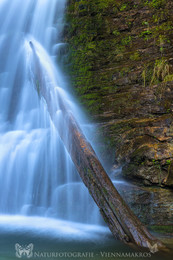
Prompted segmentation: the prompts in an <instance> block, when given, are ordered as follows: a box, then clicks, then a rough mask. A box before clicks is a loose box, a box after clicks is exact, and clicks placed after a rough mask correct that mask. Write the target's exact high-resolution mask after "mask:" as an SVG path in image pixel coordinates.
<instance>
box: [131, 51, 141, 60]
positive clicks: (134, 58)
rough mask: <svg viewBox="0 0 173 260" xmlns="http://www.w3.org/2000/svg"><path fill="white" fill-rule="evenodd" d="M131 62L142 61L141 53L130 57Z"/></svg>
mask: <svg viewBox="0 0 173 260" xmlns="http://www.w3.org/2000/svg"><path fill="white" fill-rule="evenodd" d="M130 60H134V61H137V60H140V55H139V52H137V51H136V52H134V53H133V54H132V55H130Z"/></svg>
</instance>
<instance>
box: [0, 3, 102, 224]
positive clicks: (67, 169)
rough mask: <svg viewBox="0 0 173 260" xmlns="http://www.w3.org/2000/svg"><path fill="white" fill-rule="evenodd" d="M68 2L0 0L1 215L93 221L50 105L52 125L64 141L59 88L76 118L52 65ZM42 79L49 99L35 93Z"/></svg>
mask: <svg viewBox="0 0 173 260" xmlns="http://www.w3.org/2000/svg"><path fill="white" fill-rule="evenodd" d="M65 4H66V1H65V0H25V1H23V0H1V1H0V24H1V26H0V214H1V215H26V216H41V217H50V218H60V219H63V220H69V221H77V222H82V223H92V224H98V223H99V212H98V210H97V208H96V206H95V204H94V202H93V201H92V199H91V198H90V195H89V192H88V190H87V189H86V188H85V186H84V184H83V183H82V182H81V180H80V177H79V176H78V173H77V171H76V169H75V166H74V165H73V163H72V161H71V158H70V156H69V154H68V153H67V151H66V149H65V147H64V145H63V143H62V141H61V139H60V138H59V135H58V132H57V130H56V129H55V127H54V123H53V121H52V120H53V119H51V118H50V114H49V113H48V106H49V112H50V111H51V110H52V109H54V110H55V109H56V111H57V112H56V114H57V117H56V124H58V125H59V128H62V131H63V133H64V135H65V136H67V139H68V129H65V128H63V122H62V115H61V110H60V107H59V104H58V99H57V95H58V94H60V95H61V97H62V98H63V101H64V103H65V104H66V105H67V106H68V108H69V109H71V110H72V113H73V115H74V116H75V117H77V120H78V121H80V120H79V118H78V115H77V114H78V113H77V111H78V108H77V107H76V106H75V104H74V103H73V101H72V100H71V98H69V96H68V94H67V93H66V92H65V91H64V90H63V87H64V85H65V82H64V78H63V75H62V73H61V71H60V70H59V69H58V66H57V64H56V53H57V52H58V49H59V48H61V46H63V43H61V34H62V31H63V26H64V24H63V23H64V22H63V17H64V11H65ZM35 57H37V60H36V59H35ZM38 61H39V62H38ZM43 85H44V89H45V92H46V94H47V95H48V96H50V97H51V104H46V102H45V101H44V98H42V97H41V95H40V88H41V86H43ZM74 111H75V112H74ZM74 113H75V114H74ZM58 115H60V116H58ZM32 221H34V220H33V219H32Z"/></svg>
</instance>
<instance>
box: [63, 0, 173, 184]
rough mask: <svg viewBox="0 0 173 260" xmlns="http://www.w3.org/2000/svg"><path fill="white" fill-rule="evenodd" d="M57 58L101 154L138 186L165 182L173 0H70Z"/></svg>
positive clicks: (169, 167)
mask: <svg viewBox="0 0 173 260" xmlns="http://www.w3.org/2000/svg"><path fill="white" fill-rule="evenodd" d="M66 19H67V26H66V27H65V34H64V35H65V41H66V42H67V43H69V47H68V50H67V51H68V52H67V51H64V59H63V65H64V68H65V69H66V70H67V71H68V74H69V75H70V78H71V81H72V86H73V89H74V92H75V94H76V95H77V97H78V98H79V100H80V101H81V103H82V104H83V107H84V108H85V109H86V111H89V114H90V116H91V117H92V118H93V120H94V121H95V122H98V125H99V128H98V129H99V130H98V131H99V134H98V135H99V136H100V138H101V140H102V142H103V141H104V143H105V147H104V149H103V151H102V155H103V157H104V158H105V161H106V160H107V161H108V160H109V159H110V157H111V152H110V150H113V154H114V159H113V161H112V165H115V166H116V167H118V166H122V172H123V174H124V175H125V176H127V177H129V178H135V179H140V180H142V181H143V182H144V184H146V185H151V184H156V185H167V186H170V187H171V186H172V185H173V102H172V100H173V55H172V53H173V37H172V36H173V2H172V1H169V0H168V1H166V0H150V1H142V0H128V1H127V0H121V1H120V0H97V1H87V0H78V1H77V0H70V1H69V2H68V5H67V17H66Z"/></svg>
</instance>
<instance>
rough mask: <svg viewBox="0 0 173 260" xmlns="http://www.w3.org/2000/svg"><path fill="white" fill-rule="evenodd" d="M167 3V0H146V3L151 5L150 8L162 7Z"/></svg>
mask: <svg viewBox="0 0 173 260" xmlns="http://www.w3.org/2000/svg"><path fill="white" fill-rule="evenodd" d="M165 4H166V0H152V1H151V0H148V1H146V2H145V5H147V6H149V7H150V8H155V9H160V8H162V7H164V5H165Z"/></svg>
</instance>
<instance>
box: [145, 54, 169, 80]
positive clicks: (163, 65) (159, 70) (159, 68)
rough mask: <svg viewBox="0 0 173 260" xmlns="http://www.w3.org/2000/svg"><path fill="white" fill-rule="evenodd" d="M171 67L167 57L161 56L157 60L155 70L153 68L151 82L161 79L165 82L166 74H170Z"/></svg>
mask: <svg viewBox="0 0 173 260" xmlns="http://www.w3.org/2000/svg"><path fill="white" fill-rule="evenodd" d="M169 71H170V67H169V64H168V62H167V60H166V59H165V58H161V59H159V60H156V62H155V64H154V70H153V75H152V78H151V83H150V85H152V84H153V83H154V82H156V81H157V82H158V81H161V82H163V81H164V79H165V78H166V76H168V75H169Z"/></svg>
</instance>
